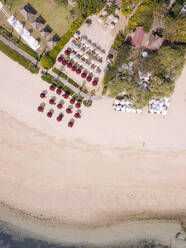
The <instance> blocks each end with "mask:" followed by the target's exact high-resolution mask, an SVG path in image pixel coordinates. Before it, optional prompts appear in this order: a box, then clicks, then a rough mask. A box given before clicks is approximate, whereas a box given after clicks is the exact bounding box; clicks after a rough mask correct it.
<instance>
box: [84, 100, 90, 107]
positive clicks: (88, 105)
mask: <svg viewBox="0 0 186 248" xmlns="http://www.w3.org/2000/svg"><path fill="white" fill-rule="evenodd" d="M83 105H84V106H86V107H90V106H92V100H84V101H83Z"/></svg>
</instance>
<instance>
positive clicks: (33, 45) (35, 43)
mask: <svg viewBox="0 0 186 248" xmlns="http://www.w3.org/2000/svg"><path fill="white" fill-rule="evenodd" d="M7 22H8V23H9V24H10V25H11V26H12V27H13V28H14V29H15V30H16V32H17V33H18V34H19V35H20V36H21V38H23V40H25V41H26V43H27V44H28V45H29V46H30V47H31V48H32V49H33V50H34V51H36V50H37V49H38V48H39V47H40V45H39V42H38V41H37V40H36V39H34V38H33V37H32V36H31V35H30V32H29V31H28V30H26V29H25V28H24V27H23V25H22V24H21V23H20V22H19V21H18V20H17V19H16V18H15V17H14V16H13V15H12V16H11V17H10V18H8V19H7Z"/></svg>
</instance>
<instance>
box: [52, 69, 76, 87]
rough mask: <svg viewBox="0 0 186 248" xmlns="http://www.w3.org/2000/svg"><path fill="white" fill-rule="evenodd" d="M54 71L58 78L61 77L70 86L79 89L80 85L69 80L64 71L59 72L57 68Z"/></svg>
mask: <svg viewBox="0 0 186 248" xmlns="http://www.w3.org/2000/svg"><path fill="white" fill-rule="evenodd" d="M52 71H53V72H55V73H56V74H57V75H58V76H60V77H62V78H64V79H65V80H67V81H68V82H69V83H70V84H72V85H74V86H75V87H76V88H79V84H77V83H76V82H75V81H74V80H72V79H71V78H69V77H68V76H67V75H66V74H64V73H63V72H62V71H60V70H58V69H57V68H53V69H52Z"/></svg>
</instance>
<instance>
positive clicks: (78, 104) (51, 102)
mask: <svg viewBox="0 0 186 248" xmlns="http://www.w3.org/2000/svg"><path fill="white" fill-rule="evenodd" d="M51 86H53V85H51ZM51 86H50V87H51ZM54 87H55V86H54ZM56 93H57V94H59V93H62V90H61V89H57V90H56ZM62 96H63V97H64V98H68V97H69V95H68V94H67V93H65V94H63V95H62ZM40 97H41V98H44V97H46V94H45V93H44V92H42V93H41V94H40ZM49 103H50V104H51V105H54V104H55V100H54V99H53V98H51V99H50V100H49ZM70 103H71V104H74V103H75V99H74V98H71V99H70ZM62 107H63V105H62V103H59V104H58V105H57V108H58V109H61V108H62ZM75 107H76V108H80V107H81V103H80V102H77V103H76V104H75Z"/></svg>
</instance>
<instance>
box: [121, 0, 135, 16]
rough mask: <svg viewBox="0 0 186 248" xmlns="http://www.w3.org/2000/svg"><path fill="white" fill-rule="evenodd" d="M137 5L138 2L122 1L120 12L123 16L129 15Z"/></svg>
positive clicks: (132, 0) (133, 0)
mask: <svg viewBox="0 0 186 248" xmlns="http://www.w3.org/2000/svg"><path fill="white" fill-rule="evenodd" d="M138 3H139V0H122V4H121V11H122V14H123V15H124V16H127V15H130V14H131V13H132V12H133V10H134V8H135V7H136V5H137V4H138Z"/></svg>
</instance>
